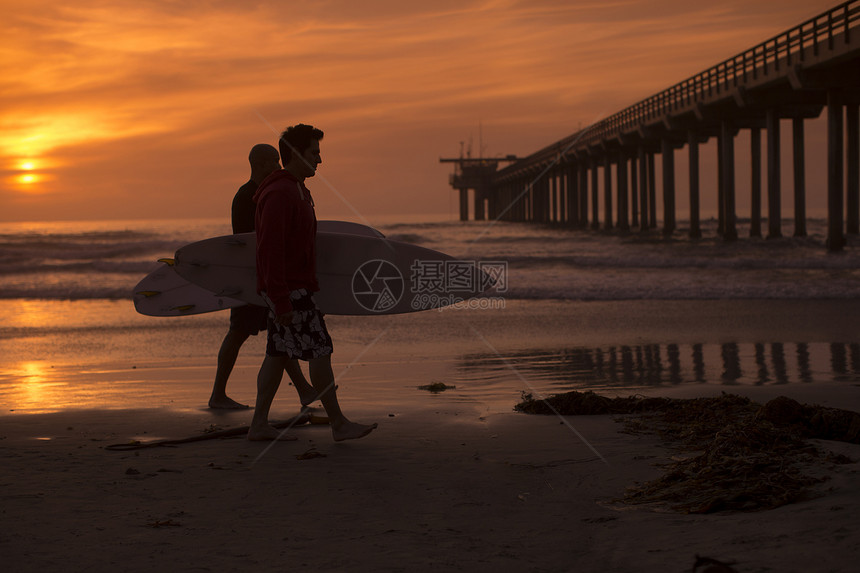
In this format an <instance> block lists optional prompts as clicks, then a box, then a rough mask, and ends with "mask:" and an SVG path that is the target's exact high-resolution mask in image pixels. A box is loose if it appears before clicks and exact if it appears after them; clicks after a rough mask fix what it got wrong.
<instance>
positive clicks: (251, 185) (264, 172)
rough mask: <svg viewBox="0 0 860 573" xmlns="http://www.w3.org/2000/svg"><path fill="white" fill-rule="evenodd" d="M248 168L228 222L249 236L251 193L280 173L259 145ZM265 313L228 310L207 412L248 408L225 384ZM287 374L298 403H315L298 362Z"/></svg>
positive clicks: (252, 308)
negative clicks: (276, 171) (228, 390)
mask: <svg viewBox="0 0 860 573" xmlns="http://www.w3.org/2000/svg"><path fill="white" fill-rule="evenodd" d="M248 162H249V163H250V164H251V179H250V180H249V181H248V182H247V183H245V184H244V185H242V186H241V187H240V188H239V191H238V192H237V193H236V196H235V197H234V198H233V208H232V222H233V232H234V233H250V232H252V231H253V230H254V212H255V211H256V209H257V206H256V204H255V203H254V193H256V191H257V187H259V185H260V183H261V182H262V181H263V179H265V178H266V177H267V176H268V175H269V174H270V173H272V172H273V171H275V170H278V169H280V167H281V165H280V162H279V158H278V150H277V149H275V148H274V147H272V146H271V145H268V144H265V143H260V144H258V145H255V146H254V147H253V148H252V149H251V153H250V154H249V155H248ZM268 315H269V309H267V308H266V307H263V306H256V305H250V304H249V305H247V306H240V307H237V308H233V309H230V328H229V330H228V331H227V335H226V336H224V341H223V342H222V343H221V349H220V350H219V351H218V367H217V369H216V371H215V383H214V385H213V386H212V395H211V396H210V397H209V407H210V408H248V407H249V406H247V405H245V404H240V403H239V402H236V401H235V400H233V399H232V398H230V397H228V396H227V380H228V379H229V378H230V373H231V372H232V371H233V366H235V364H236V358H237V357H238V356H239V349H240V348H242V345H243V344H244V343H245V341H246V340H248V337H249V336H256V335H257V333H259V332H261V331H263V330H266V328H267V326H266V323H267V318H268ZM285 368H286V370H287V374H289V376H290V379H291V380H292V381H293V384H294V385H295V387H296V391H297V392H298V394H299V401H300V402H301V403H302V405H303V406H304V405H307V404H310V403H311V402H313V401H314V400H315V399H316V392H314V389H313V387H312V386H311V385H310V384H309V383H308V381H307V380H306V379H305V377H304V374H302V369H301V367H300V366H299V363H298V361H296V360H290V361H289V362H287V364H286V365H285Z"/></svg>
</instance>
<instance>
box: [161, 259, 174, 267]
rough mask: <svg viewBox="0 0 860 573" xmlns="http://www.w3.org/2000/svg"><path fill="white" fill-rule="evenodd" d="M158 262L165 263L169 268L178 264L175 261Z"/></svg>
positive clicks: (164, 260)
mask: <svg viewBox="0 0 860 573" xmlns="http://www.w3.org/2000/svg"><path fill="white" fill-rule="evenodd" d="M158 262H159V263H164V264H165V265H167V266H169V267H172V266H173V265H175V264H176V261H174V260H173V259H158Z"/></svg>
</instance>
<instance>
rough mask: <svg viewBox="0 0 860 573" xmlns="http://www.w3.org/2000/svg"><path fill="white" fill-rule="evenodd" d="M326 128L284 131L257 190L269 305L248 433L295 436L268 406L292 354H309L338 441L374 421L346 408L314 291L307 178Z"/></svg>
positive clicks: (261, 278) (263, 289)
mask: <svg viewBox="0 0 860 573" xmlns="http://www.w3.org/2000/svg"><path fill="white" fill-rule="evenodd" d="M322 138H323V132H322V131H320V130H319V129H316V128H314V127H312V126H309V125H304V124H299V125H296V126H294V127H290V128H288V129H287V130H286V131H284V132H283V133H282V134H281V138H280V140H279V148H280V153H281V162H282V164H283V166H284V168H283V169H280V170H278V171H275V172H273V173H272V174H271V175H269V176H268V177H267V178H266V179H265V180H264V181H263V182H262V183H261V184H260V188H259V189H258V190H257V194H256V196H255V197H254V201H255V202H256V203H257V212H256V227H257V292H259V293H260V295H262V297H263V299H264V300H265V301H266V304H267V305H268V306H269V310H270V312H271V316H272V318H273V320H272V321H270V324H269V331H268V340H267V344H266V358H265V359H264V360H263V365H262V366H261V367H260V372H259V374H258V375H257V403H256V406H255V410H254V417H253V420H252V421H251V427H250V430H249V431H248V439H249V440H274V439H281V440H290V439H292V440H295V439H296V438H295V437H294V436H285V435H282V434H281V432H279V431H278V430H276V429H275V428H273V427H272V426H271V425H269V421H268V418H269V409H270V408H271V405H272V400H274V398H275V393H276V392H277V391H278V386H279V385H280V383H281V377H282V375H283V372H284V367H285V366H286V365H287V363H288V362H289V360H291V359H294V358H295V359H300V360H306V361H307V362H308V365H309V370H310V378H311V384H313V387H314V390H315V391H316V392H317V393H318V394H319V396H320V400H321V402H322V404H323V407H324V408H325V410H326V413H327V414H328V417H329V420H330V423H331V431H332V436H333V438H334V440H335V441H341V440H349V439H355V438H362V437H364V436H366V435H367V434H369V433H370V432H372V431H373V430H374V429H375V428H376V424H370V425H366V424H358V423H356V422H351V421H350V420H348V419H347V418H346V416H344V414H343V412H341V410H340V405H339V404H338V401H337V393H336V387H335V385H334V373H333V372H332V368H331V353H332V350H333V347H332V341H331V336H329V333H328V330H327V329H326V326H325V320H324V319H323V314H322V313H321V312H320V311H319V310H318V309H317V308H316V305H315V303H314V300H313V296H312V294H313V293H314V292H316V291H318V290H319V283H318V282H317V274H316V232H317V219H316V213H315V211H314V201H313V197H312V196H311V192H310V190H309V189H308V188H307V187H306V186H305V179H307V178H309V177H313V176H314V175H315V174H316V169H317V165H319V164H320V163H322V158H321V157H320V140H321V139H322Z"/></svg>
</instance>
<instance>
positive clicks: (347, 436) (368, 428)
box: [331, 422, 376, 442]
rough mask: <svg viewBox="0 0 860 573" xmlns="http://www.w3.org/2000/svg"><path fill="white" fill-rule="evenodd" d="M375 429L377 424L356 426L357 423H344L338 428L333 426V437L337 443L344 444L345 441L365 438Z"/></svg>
mask: <svg viewBox="0 0 860 573" xmlns="http://www.w3.org/2000/svg"><path fill="white" fill-rule="evenodd" d="M375 429H376V424H370V425H366V424H356V423H355V422H344V423H343V424H341V425H339V426H338V427H337V428H335V427H334V426H332V428H331V435H332V437H333V438H334V441H335V442H342V441H344V440H357V439H358V438H363V437H364V436H366V435H367V434H369V433H370V432H372V431H373V430H375Z"/></svg>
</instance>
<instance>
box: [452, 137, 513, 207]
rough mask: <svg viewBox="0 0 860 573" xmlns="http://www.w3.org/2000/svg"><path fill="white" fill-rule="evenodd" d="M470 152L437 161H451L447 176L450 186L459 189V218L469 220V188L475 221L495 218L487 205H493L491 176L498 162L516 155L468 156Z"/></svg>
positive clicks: (511, 160) (496, 168)
mask: <svg viewBox="0 0 860 573" xmlns="http://www.w3.org/2000/svg"><path fill="white" fill-rule="evenodd" d="M469 155H471V154H470V153H467V154H466V157H464V156H463V153H462V152H461V153H460V157H459V158H457V159H445V158H440V159H439V163H453V164H454V173H452V174H451V176H450V177H449V178H448V182H449V183H450V184H451V187H453V188H454V189H457V190H459V191H460V220H461V221H468V220H469V189H471V190H472V192H473V197H474V213H475V220H476V221H483V220H484V219H486V218H487V217H488V216H489V218H495V217H496V216H497V215H496V214H492V213H489V211H490V209H489V207H490V206H491V205H495V203H493V202H491V201H490V194H491V189H492V182H493V177H495V175H496V172H497V171H498V169H499V163H501V162H508V163H513V162H514V161H516V160H517V156H516V155H506V156H505V157H478V158H472V157H469Z"/></svg>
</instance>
